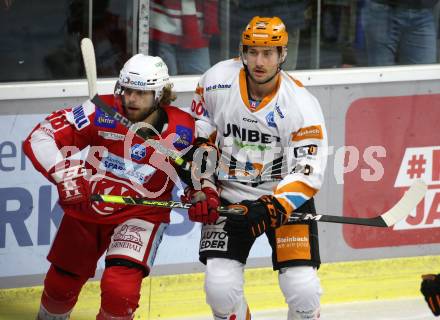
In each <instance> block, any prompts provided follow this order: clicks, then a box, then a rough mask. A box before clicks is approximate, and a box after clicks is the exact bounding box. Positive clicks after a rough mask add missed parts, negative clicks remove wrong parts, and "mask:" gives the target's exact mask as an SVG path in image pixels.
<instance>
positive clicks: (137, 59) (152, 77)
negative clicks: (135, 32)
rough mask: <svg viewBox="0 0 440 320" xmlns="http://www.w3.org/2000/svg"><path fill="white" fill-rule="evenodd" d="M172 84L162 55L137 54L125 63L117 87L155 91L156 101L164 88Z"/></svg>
mask: <svg viewBox="0 0 440 320" xmlns="http://www.w3.org/2000/svg"><path fill="white" fill-rule="evenodd" d="M167 84H171V82H170V76H169V75H168V67H167V65H166V64H165V62H163V60H162V59H161V58H160V57H154V56H147V55H144V54H141V53H139V54H136V55H134V56H133V57H131V58H130V59H128V60H127V62H126V63H125V64H124V67H123V68H122V70H121V72H120V73H119V79H118V82H117V87H120V88H121V89H122V90H123V89H124V88H130V89H133V90H140V91H150V90H151V91H154V98H155V100H156V101H158V100H160V97H161V95H162V89H163V88H164V87H165V86H166V85H167Z"/></svg>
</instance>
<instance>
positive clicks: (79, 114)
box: [72, 106, 90, 130]
mask: <svg viewBox="0 0 440 320" xmlns="http://www.w3.org/2000/svg"><path fill="white" fill-rule="evenodd" d="M72 114H73V121H74V124H75V127H76V129H78V130H81V129H84V128H85V127H87V126H88V125H89V124H90V121H89V118H88V117H87V115H86V113H85V112H84V108H83V106H77V107H75V108H73V109H72Z"/></svg>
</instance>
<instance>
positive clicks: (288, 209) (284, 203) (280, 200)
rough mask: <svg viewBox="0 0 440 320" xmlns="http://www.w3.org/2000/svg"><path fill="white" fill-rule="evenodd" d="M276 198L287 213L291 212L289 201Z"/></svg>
mask: <svg viewBox="0 0 440 320" xmlns="http://www.w3.org/2000/svg"><path fill="white" fill-rule="evenodd" d="M277 200H278V202H279V203H280V204H281V205H282V206H283V208H284V210H286V212H287V213H291V212H293V207H292V205H291V204H290V202H289V201H287V200H286V199H283V198H277Z"/></svg>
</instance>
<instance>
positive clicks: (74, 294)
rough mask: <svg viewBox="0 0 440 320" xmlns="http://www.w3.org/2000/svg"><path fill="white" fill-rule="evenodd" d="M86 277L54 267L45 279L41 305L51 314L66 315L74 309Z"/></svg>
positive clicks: (51, 267)
mask: <svg viewBox="0 0 440 320" xmlns="http://www.w3.org/2000/svg"><path fill="white" fill-rule="evenodd" d="M86 281H87V278H86V277H80V276H76V275H74V274H71V273H68V272H64V271H62V270H60V269H58V268H56V267H54V266H53V265H51V266H50V268H49V271H48V272H47V274H46V278H45V279H44V291H43V294H42V296H41V304H42V305H43V307H44V309H46V310H47V311H48V312H49V313H51V314H65V313H67V312H69V311H70V310H72V309H73V307H74V306H75V303H76V301H77V300H78V295H79V292H80V291H81V288H82V286H83V285H84V283H85V282H86Z"/></svg>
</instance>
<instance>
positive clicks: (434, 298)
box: [420, 274, 440, 316]
mask: <svg viewBox="0 0 440 320" xmlns="http://www.w3.org/2000/svg"><path fill="white" fill-rule="evenodd" d="M422 279H423V281H422V286H421V288H420V291H421V292H422V293H423V296H424V297H425V301H426V303H427V304H428V306H429V308H430V309H431V311H432V313H433V314H434V315H435V316H439V315H440V274H424V275H423V276H422Z"/></svg>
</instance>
